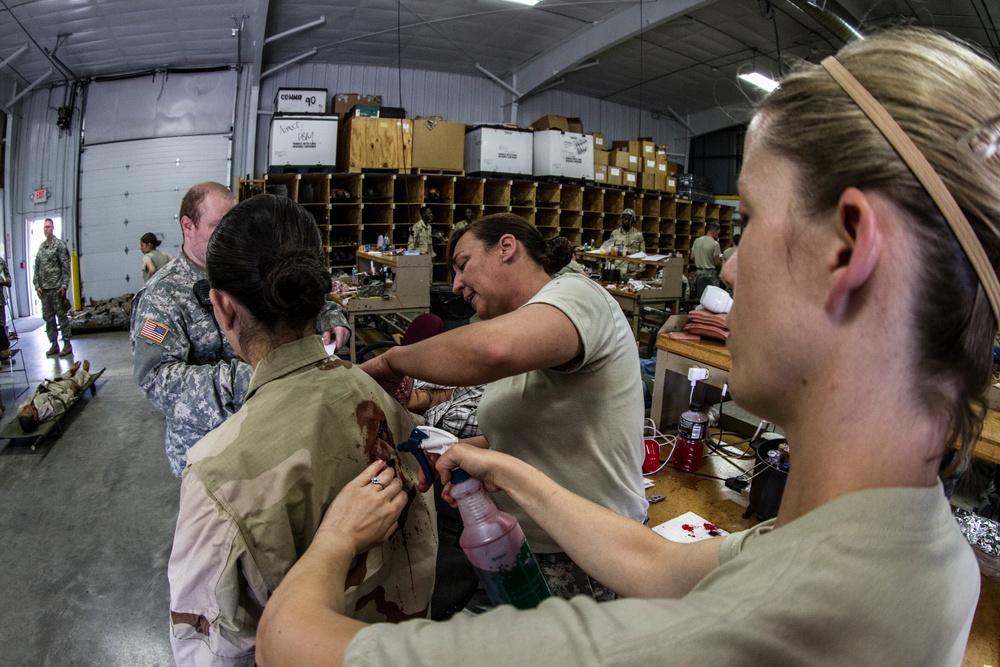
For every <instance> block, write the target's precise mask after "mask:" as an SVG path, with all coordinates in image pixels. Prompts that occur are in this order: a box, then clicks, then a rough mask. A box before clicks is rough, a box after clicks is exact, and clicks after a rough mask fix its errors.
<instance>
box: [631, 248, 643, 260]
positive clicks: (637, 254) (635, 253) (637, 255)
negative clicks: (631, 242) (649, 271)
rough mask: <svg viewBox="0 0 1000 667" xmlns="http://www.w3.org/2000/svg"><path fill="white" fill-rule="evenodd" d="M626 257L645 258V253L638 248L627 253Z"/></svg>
mask: <svg viewBox="0 0 1000 667" xmlns="http://www.w3.org/2000/svg"><path fill="white" fill-rule="evenodd" d="M628 258H629V259H646V253H644V252H642V251H641V250H640V251H639V252H634V253H632V254H631V255H629V256H628Z"/></svg>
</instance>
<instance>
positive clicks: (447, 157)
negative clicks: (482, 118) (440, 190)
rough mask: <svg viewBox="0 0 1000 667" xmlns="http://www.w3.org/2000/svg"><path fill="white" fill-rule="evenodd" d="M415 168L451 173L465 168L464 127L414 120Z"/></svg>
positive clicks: (421, 119)
mask: <svg viewBox="0 0 1000 667" xmlns="http://www.w3.org/2000/svg"><path fill="white" fill-rule="evenodd" d="M413 166H414V167H416V168H417V169H446V170H448V171H461V170H463V169H465V124H464V123H450V122H448V121H436V122H434V121H432V120H431V119H429V118H417V119H414V121H413Z"/></svg>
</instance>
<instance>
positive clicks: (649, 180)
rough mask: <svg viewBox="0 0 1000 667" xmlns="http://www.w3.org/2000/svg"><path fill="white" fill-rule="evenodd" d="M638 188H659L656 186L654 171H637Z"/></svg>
mask: <svg viewBox="0 0 1000 667" xmlns="http://www.w3.org/2000/svg"><path fill="white" fill-rule="evenodd" d="M638 183H639V188H641V189H643V190H659V187H657V181H656V173H655V172H652V171H642V172H639V178H638Z"/></svg>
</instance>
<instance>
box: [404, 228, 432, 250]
mask: <svg viewBox="0 0 1000 667" xmlns="http://www.w3.org/2000/svg"><path fill="white" fill-rule="evenodd" d="M431 244H432V241H431V226H430V225H428V224H427V223H426V222H424V221H423V220H417V221H416V222H415V223H414V224H413V227H412V228H411V229H410V239H409V241H408V242H407V244H406V248H407V249H408V250H419V251H420V252H422V253H424V254H425V255H430V256H431V257H433V256H434V248H433V246H432V245H431Z"/></svg>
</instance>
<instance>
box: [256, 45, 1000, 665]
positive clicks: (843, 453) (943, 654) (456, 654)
mask: <svg viewBox="0 0 1000 667" xmlns="http://www.w3.org/2000/svg"><path fill="white" fill-rule="evenodd" d="M997 90H1000V70H998V69H997V66H996V65H995V64H994V63H993V62H992V61H991V60H990V59H988V58H987V57H985V56H983V55H981V54H980V53H979V52H976V51H973V50H971V49H969V48H967V47H965V46H964V45H961V44H959V43H957V42H954V41H952V40H950V39H948V38H946V37H943V36H941V35H940V34H937V33H931V32H925V31H917V30H890V31H885V32H882V33H878V34H869V35H868V36H866V37H865V39H863V40H861V39H859V40H856V41H853V42H850V43H849V44H848V45H847V46H845V47H843V49H841V51H840V52H839V53H838V54H837V55H836V56H835V57H830V58H826V59H825V60H824V61H823V62H822V63H810V62H806V61H802V62H801V64H799V65H797V66H796V68H795V69H794V70H793V71H792V72H791V73H789V74H788V75H787V76H786V77H785V78H784V79H783V80H782V81H781V85H780V87H778V88H776V89H775V91H774V92H772V93H771V94H770V95H769V96H767V97H766V98H764V100H763V101H762V102H761V105H760V107H759V108H758V110H757V112H756V114H755V116H754V118H753V119H752V120H751V122H750V124H749V127H748V129H747V132H746V142H745V149H744V151H743V156H744V159H743V166H742V170H741V173H740V177H739V193H740V210H741V213H742V214H743V215H742V217H743V222H744V232H743V235H744V236H745V238H744V239H743V240H742V242H741V243H740V248H739V250H738V251H737V252H736V254H735V255H734V256H733V257H732V259H730V260H729V262H727V263H726V265H725V266H724V267H723V272H724V273H725V274H726V280H727V282H732V283H734V284H735V285H736V294H735V297H734V299H733V308H732V311H731V312H730V313H729V325H730V328H731V330H732V336H731V337H730V338H729V340H728V343H727V347H728V348H729V351H730V353H731V355H732V370H731V371H730V374H729V389H730V391H731V392H732V397H733V399H734V400H735V401H737V402H738V403H739V405H740V407H742V408H745V409H746V410H747V411H749V412H751V413H753V414H755V415H758V416H760V417H762V418H764V419H767V420H769V421H773V422H774V423H775V424H776V425H779V426H781V427H782V428H783V429H784V433H785V434H786V436H787V438H788V444H789V447H790V456H791V458H790V461H789V462H790V469H789V471H788V473H787V475H786V478H785V482H784V491H783V495H782V498H781V507H780V509H779V511H778V515H777V517H776V518H774V519H771V520H768V521H765V522H763V523H760V524H758V525H756V526H754V527H752V528H750V529H748V530H745V531H740V532H737V533H733V534H731V535H729V536H726V537H716V538H709V539H705V540H700V541H696V542H692V543H688V544H681V543H677V542H671V541H670V540H666V539H663V538H662V537H661V536H660V535H659V534H657V533H655V532H654V531H652V530H651V529H649V528H647V527H645V526H642V525H640V524H638V523H635V522H630V521H628V520H625V519H622V518H621V517H619V516H616V515H615V514H614V513H612V512H608V511H606V510H605V509H603V508H599V507H596V506H595V505H593V504H591V503H587V502H584V501H583V500H582V499H581V498H579V497H577V496H576V495H574V494H572V493H569V492H568V491H566V490H565V489H562V488H560V487H559V486H558V485H556V484H555V483H553V482H552V480H551V479H549V478H548V477H547V476H546V475H544V474H541V473H540V472H539V471H538V470H536V469H534V468H532V467H531V466H529V465H527V464H525V463H524V462H523V461H520V460H517V459H514V458H512V457H508V456H504V455H502V454H499V453H497V452H492V451H487V450H482V449H477V448H474V447H470V446H468V445H464V444H461V443H460V444H458V445H456V446H455V447H452V448H451V449H450V450H449V451H448V452H447V453H446V454H444V455H443V456H442V457H441V458H440V460H439V461H438V463H437V469H438V471H439V472H440V473H441V475H442V479H448V478H449V475H450V471H451V470H453V469H454V468H455V467H456V466H458V467H461V468H462V469H463V470H465V471H466V472H468V473H469V474H470V475H472V476H473V477H476V478H478V479H480V480H481V481H482V483H483V486H484V488H486V489H488V490H489V491H494V492H496V491H500V490H503V491H505V492H506V494H508V495H509V496H510V497H511V499H512V500H513V501H514V502H516V503H517V504H519V505H520V506H521V508H522V509H523V510H524V511H526V512H527V513H528V514H529V515H531V516H533V517H535V518H537V519H538V520H540V521H541V522H542V524H543V525H544V526H546V527H548V528H550V529H551V530H552V531H554V532H555V534H556V535H555V537H556V539H557V541H558V542H559V543H560V544H561V545H563V546H564V547H565V548H566V551H567V553H569V554H570V555H572V556H573V558H579V559H580V561H581V564H582V565H584V567H586V568H588V569H590V570H592V571H593V572H594V574H595V576H597V577H598V578H599V579H600V580H601V581H602V582H604V583H606V584H608V585H610V586H613V587H617V589H619V590H620V591H621V592H622V593H623V594H625V595H626V596H627V597H626V598H625V599H622V600H614V601H611V602H606V603H602V604H596V603H594V602H593V601H592V600H589V599H587V598H586V597H584V596H578V597H576V598H574V599H573V600H569V601H567V600H546V601H545V602H543V603H542V604H541V605H539V606H538V607H537V608H536V609H533V610H530V611H525V610H517V609H514V608H513V607H511V606H504V607H500V608H498V609H496V610H493V611H489V612H486V613H484V614H480V615H478V616H475V617H472V618H469V617H461V615H458V616H456V617H454V618H453V619H452V620H450V621H447V622H444V623H432V622H427V621H422V620H421V621H410V622H407V623H402V624H399V625H386V624H382V625H372V626H360V625H359V624H357V623H356V622H354V621H353V620H351V619H348V618H346V617H344V616H343V614H342V611H341V609H342V606H343V603H342V601H343V593H342V591H343V590H344V586H345V579H346V577H345V574H346V572H347V571H348V570H347V568H348V566H349V565H350V563H351V561H352V559H353V557H354V555H355V553H363V552H364V551H365V549H367V548H368V546H369V544H377V543H378V542H379V541H380V539H381V536H380V534H381V533H382V532H383V531H384V530H387V529H389V528H390V527H391V525H392V521H393V520H394V519H395V517H396V516H397V515H398V512H399V509H398V507H396V503H390V502H388V501H389V500H391V498H389V497H381V496H380V494H375V493H373V492H371V491H370V490H369V491H367V492H364V491H365V490H364V488H360V489H353V490H350V491H348V492H345V493H344V494H342V495H341V496H339V497H338V498H337V499H336V500H335V501H334V504H333V507H334V508H335V509H334V511H335V512H337V515H336V516H332V515H331V516H328V517H327V518H329V519H330V521H329V522H327V521H326V519H324V522H323V524H321V527H320V532H325V533H326V535H327V537H328V539H326V540H315V541H314V542H313V545H312V547H310V549H309V550H308V551H307V552H306V554H305V556H303V558H302V559H301V560H300V561H299V564H298V565H297V566H296V567H295V568H293V569H292V571H291V572H290V573H289V574H288V576H287V577H286V578H285V581H284V582H283V583H282V585H281V586H280V587H279V588H278V590H277V591H276V592H275V594H274V595H273V596H272V598H271V601H270V603H269V605H268V608H267V609H266V610H265V612H264V617H263V618H262V619H261V623H260V628H261V630H260V633H259V635H258V640H259V641H258V647H259V650H258V656H257V658H258V662H259V664H260V665H261V667H271V666H272V665H281V667H291V666H294V665H300V664H303V665H304V664H308V665H318V664H324V665H337V664H340V663H341V662H342V663H344V664H349V665H396V664H406V665H435V666H437V667H449V666H451V665H473V664H474V665H476V666H477V667H489V666H492V665H499V666H506V665H522V664H538V665H605V664H614V665H641V664H644V665H663V666H667V667H670V666H673V665H889V664H891V665H934V666H935V667H937V666H939V665H940V666H945V665H947V666H951V667H957V666H958V665H961V664H963V656H964V654H965V650H966V642H967V639H968V636H969V630H970V628H971V626H972V624H973V617H974V615H975V612H976V606H977V600H978V597H979V589H980V582H981V580H982V576H981V574H980V570H979V567H977V562H976V560H977V559H976V555H975V553H974V552H973V550H972V548H971V547H970V546H969V543H968V542H967V541H966V539H965V537H963V535H962V533H961V531H960V530H959V528H958V525H957V523H956V521H955V518H954V516H953V515H952V509H951V507H950V506H949V502H948V498H947V497H946V496H945V492H944V487H943V485H942V482H941V479H940V477H939V476H944V477H947V476H950V475H952V474H954V470H955V468H956V466H957V467H959V468H961V467H962V465H963V464H964V462H966V461H967V460H968V458H969V456H970V455H971V453H972V451H973V450H974V448H975V445H976V442H977V440H978V438H979V433H980V430H981V428H982V426H983V420H984V416H985V414H986V395H987V390H988V389H989V387H990V383H991V381H992V377H991V376H992V365H993V364H992V355H991V354H990V353H991V351H992V349H993V339H994V335H995V333H996V331H997V327H998V323H1000V281H998V279H997V273H996V272H997V268H998V267H1000V233H998V232H1000V96H998V95H997V94H996V91H997ZM883 105H884V106H883ZM911 165H912V166H911ZM960 239H961V242H960ZM872 332H877V335H873V333H872ZM901 350H905V354H901V353H900V351H901ZM541 411H542V410H541V409H536V410H534V411H533V412H541ZM691 483H692V484H693V483H694V481H693V480H692V482H691ZM359 485H360V480H359ZM354 501H357V502H354ZM365 507H368V510H367V511H366V510H365V509H364V508H365ZM345 508H349V510H350V512H349V513H348V512H347V511H344V509H345ZM366 524H367V525H369V526H376V527H378V530H370V529H364V528H363V526H365V525H366ZM327 531H328V532H327ZM994 602H995V601H993V600H991V601H989V604H988V605H987V606H985V607H984V610H990V609H992V608H993V603H994ZM984 634H985V633H984ZM317 656H322V657H323V659H324V660H323V661H322V662H320V661H319V660H318V659H316V657H317ZM310 658H313V659H312V660H310ZM977 664H978V663H977Z"/></svg>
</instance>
